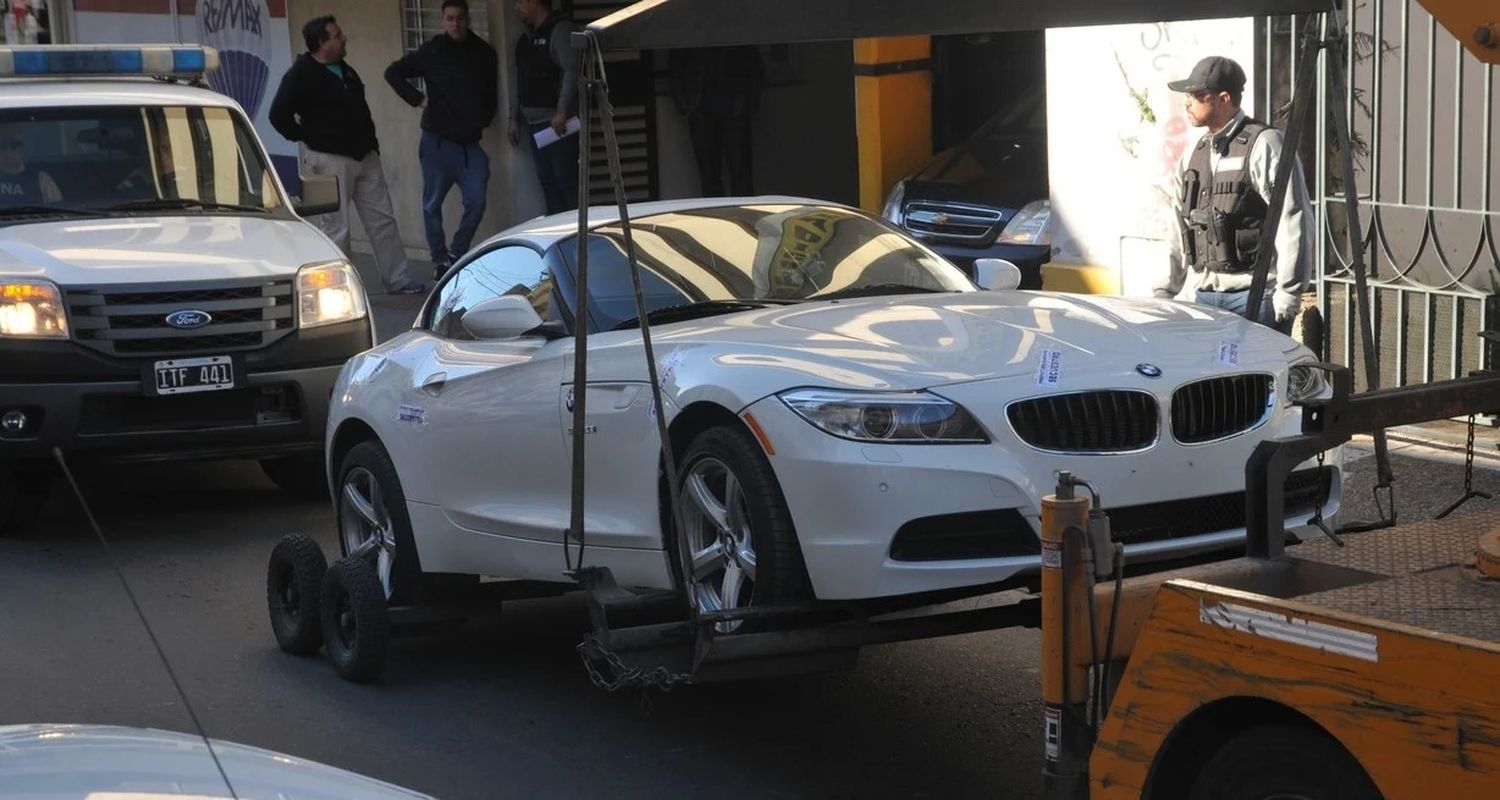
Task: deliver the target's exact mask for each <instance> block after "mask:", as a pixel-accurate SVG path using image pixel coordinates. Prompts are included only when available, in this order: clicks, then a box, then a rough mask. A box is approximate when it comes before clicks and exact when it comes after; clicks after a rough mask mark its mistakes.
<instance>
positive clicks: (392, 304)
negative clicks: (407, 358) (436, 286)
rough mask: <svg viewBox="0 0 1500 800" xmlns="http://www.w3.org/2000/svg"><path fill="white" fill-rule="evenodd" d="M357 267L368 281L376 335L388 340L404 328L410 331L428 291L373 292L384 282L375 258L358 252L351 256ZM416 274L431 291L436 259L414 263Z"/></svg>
mask: <svg viewBox="0 0 1500 800" xmlns="http://www.w3.org/2000/svg"><path fill="white" fill-rule="evenodd" d="M350 260H351V261H352V262H353V263H354V268H355V269H357V270H359V277H360V280H362V281H363V282H364V284H365V289H366V291H367V292H369V297H370V314H371V316H372V317H373V318H374V320H375V338H376V340H377V341H381V342H383V341H385V340H387V339H389V338H391V337H392V336H396V335H397V334H400V333H401V332H402V331H406V330H410V329H411V326H412V323H413V322H415V321H416V318H417V312H418V311H421V310H422V304H423V303H425V302H427V292H423V293H422V294H381V293H379V292H375V291H371V290H370V287H378V286H380V285H381V282H380V279H379V275H378V273H377V272H376V270H375V259H374V257H373V256H371V255H370V254H368V253H355V254H354V255H353V257H352V258H351V259H350ZM410 263H411V273H412V277H413V278H416V279H417V280H419V281H421V283H422V285H423V286H425V287H427V289H428V290H429V291H430V290H431V289H432V285H433V281H432V262H431V261H418V260H416V259H413V260H412V261H411V262H410Z"/></svg>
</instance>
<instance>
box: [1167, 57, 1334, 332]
mask: <svg viewBox="0 0 1500 800" xmlns="http://www.w3.org/2000/svg"><path fill="white" fill-rule="evenodd" d="M1167 87H1168V88H1170V89H1171V90H1172V91H1174V92H1182V93H1183V94H1185V95H1186V109H1187V116H1188V120H1189V121H1191V122H1192V124H1193V125H1194V127H1199V128H1207V129H1208V133H1206V134H1205V135H1204V136H1203V138H1202V139H1200V140H1199V141H1198V143H1197V144H1196V145H1195V146H1193V147H1192V148H1191V149H1189V150H1187V151H1186V152H1185V153H1184V154H1183V158H1182V162H1181V164H1180V165H1179V167H1178V184H1177V203H1176V206H1177V207H1176V211H1177V215H1178V220H1179V222H1180V227H1181V233H1182V235H1181V237H1180V241H1177V242H1174V243H1173V244H1175V245H1176V246H1175V247H1173V252H1172V258H1171V263H1170V269H1169V271H1168V274H1167V277H1166V280H1165V281H1160V282H1158V285H1157V286H1156V287H1155V292H1156V296H1157V297H1178V298H1181V299H1184V300H1194V301H1196V302H1199V303H1203V304H1205V305H1211V306H1217V307H1219V308H1223V309H1226V310H1228V311H1233V312H1235V313H1238V314H1243V313H1244V312H1245V307H1246V305H1247V304H1248V303H1249V302H1251V298H1250V296H1249V295H1250V282H1251V280H1252V278H1253V277H1254V275H1253V272H1254V266H1255V258H1256V254H1257V253H1258V252H1259V250H1260V247H1261V246H1262V242H1261V226H1262V224H1263V223H1264V222H1265V217H1266V206H1267V204H1268V202H1269V198H1270V196H1271V183H1272V181H1273V180H1274V179H1275V175H1276V164H1277V162H1278V161H1279V160H1280V158H1281V151H1282V135H1281V131H1278V130H1276V129H1275V128H1271V127H1269V126H1267V125H1265V124H1264V123H1261V122H1259V121H1256V120H1254V119H1251V118H1249V117H1247V116H1246V115H1245V112H1244V111H1242V110H1240V99H1241V97H1242V95H1243V94H1244V91H1245V71H1244V70H1243V69H1241V68H1240V65H1239V64H1236V63H1235V62H1234V61H1233V60H1232V59H1228V58H1224V57H1222V56H1211V57H1209V58H1205V59H1203V60H1202V61H1199V62H1198V64H1197V66H1195V67H1193V71H1192V73H1191V74H1190V75H1188V77H1187V78H1185V79H1183V80H1180V81H1173V82H1171V83H1169V84H1167ZM1311 220H1312V209H1311V206H1310V205H1309V203H1308V200H1307V187H1306V186H1305V185H1304V184H1303V182H1302V170H1301V168H1300V165H1298V168H1296V169H1293V170H1292V183H1291V186H1290V187H1289V190H1288V192H1287V196H1286V203H1285V204H1284V205H1283V207H1282V210H1281V223H1280V225H1279V226H1278V228H1277V231H1276V241H1275V242H1271V243H1267V244H1268V245H1269V246H1271V247H1274V248H1275V259H1274V260H1273V262H1272V263H1273V265H1274V267H1275V270H1274V272H1273V273H1272V274H1271V276H1270V280H1269V281H1268V282H1267V284H1266V297H1265V298H1264V299H1263V300H1264V302H1262V303H1261V305H1260V309H1261V310H1260V315H1259V319H1260V322H1261V323H1262V324H1264V325H1267V326H1269V327H1272V328H1276V329H1277V330H1279V331H1281V332H1282V333H1290V332H1291V329H1292V320H1293V319H1294V318H1295V317H1296V315H1297V311H1298V309H1299V308H1300V307H1301V305H1302V291H1303V289H1304V287H1305V286H1306V284H1307V277H1308V271H1309V265H1310V264H1311V261H1312V258H1311V247H1312V234H1311V230H1310V228H1311Z"/></svg>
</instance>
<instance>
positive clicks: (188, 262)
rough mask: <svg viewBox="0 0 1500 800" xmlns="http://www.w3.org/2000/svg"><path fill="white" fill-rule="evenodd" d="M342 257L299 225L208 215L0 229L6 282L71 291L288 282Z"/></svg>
mask: <svg viewBox="0 0 1500 800" xmlns="http://www.w3.org/2000/svg"><path fill="white" fill-rule="evenodd" d="M342 257H343V256H342V254H340V252H339V250H338V248H336V247H334V245H333V243H332V242H331V241H329V240H328V237H326V236H324V235H323V234H322V233H321V232H320V231H318V229H317V228H314V227H313V226H312V225H309V224H308V223H306V222H303V221H302V220H298V219H276V218H273V217H255V216H238V215H228V214H203V215H179V216H149V217H148V216H130V217H109V218H102V219H69V220H59V221H56V222H44V223H35V224H29V225H11V226H8V227H0V277H33V278H46V279H47V280H50V281H53V282H55V283H57V284H59V285H60V286H63V287H69V286H101V285H105V286H107V285H118V284H131V283H161V282H164V281H183V280H193V279H195V278H204V279H215V280H218V279H225V278H260V277H283V276H287V275H292V274H295V273H296V271H297V268H298V267H301V266H302V265H304V264H309V263H312V262H315V261H330V260H334V259H338V258H342Z"/></svg>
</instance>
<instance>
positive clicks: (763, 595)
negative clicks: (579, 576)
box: [676, 426, 812, 633]
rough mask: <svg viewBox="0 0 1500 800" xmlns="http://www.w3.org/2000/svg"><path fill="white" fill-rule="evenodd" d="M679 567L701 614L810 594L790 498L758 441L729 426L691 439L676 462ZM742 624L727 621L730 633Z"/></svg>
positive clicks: (723, 630)
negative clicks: (790, 508) (788, 499)
mask: <svg viewBox="0 0 1500 800" xmlns="http://www.w3.org/2000/svg"><path fill="white" fill-rule="evenodd" d="M676 522H677V525H678V528H677V530H678V535H679V536H681V537H682V539H681V540H679V541H678V542H677V544H678V547H677V553H678V559H677V566H678V572H679V578H680V579H681V581H682V585H683V588H684V590H685V591H686V592H687V595H688V600H689V601H690V602H692V603H693V605H694V606H695V607H696V608H697V610H698V612H699V613H704V612H710V611H720V610H730V609H735V608H744V607H747V606H763V605H769V604H773V603H786V602H794V601H798V600H806V599H808V598H810V597H811V596H812V589H811V583H810V581H809V580H808V577H807V568H806V566H805V565H804V564H803V561H802V549H801V547H800V546H799V545H798V543H797V533H796V528H795V527H794V526H793V524H792V514H791V511H790V510H789V509H788V508H787V504H786V498H785V496H783V495H782V493H781V486H780V484H778V483H777V482H776V475H775V473H774V472H773V471H772V469H771V463H770V461H769V460H768V459H767V458H766V455H765V453H764V451H762V450H761V448H760V445H759V444H758V443H757V442H756V441H755V439H754V438H753V437H752V436H751V435H750V434H749V433H748V432H747V431H745V430H743V429H741V428H737V427H731V426H720V427H715V428H710V429H709V430H706V431H704V432H703V433H701V434H699V435H698V436H697V437H695V438H694V439H693V440H692V443H691V444H689V445H688V447H687V449H686V450H685V451H684V453H683V456H682V459H681V462H680V464H679V467H678V514H677V520H676ZM741 624H742V623H741V622H739V621H730V622H721V623H719V624H718V625H717V629H718V630H719V632H721V633H729V632H732V631H734V630H736V629H738V628H739V627H740V626H741Z"/></svg>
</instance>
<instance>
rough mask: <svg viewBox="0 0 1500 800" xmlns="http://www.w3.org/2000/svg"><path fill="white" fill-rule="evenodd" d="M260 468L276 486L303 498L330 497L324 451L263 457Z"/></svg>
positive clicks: (319, 498)
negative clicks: (324, 465) (324, 466)
mask: <svg viewBox="0 0 1500 800" xmlns="http://www.w3.org/2000/svg"><path fill="white" fill-rule="evenodd" d="M260 469H261V471H262V472H264V473H266V477H267V478H270V479H271V482H272V483H274V484H276V488H278V489H280V490H282V491H283V492H286V493H287V494H290V495H292V496H293V497H297V498H300V499H303V500H327V499H328V473H327V472H325V471H324V468H323V454H322V453H305V454H302V455H295V456H280V457H278V458H263V459H261V462H260Z"/></svg>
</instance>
